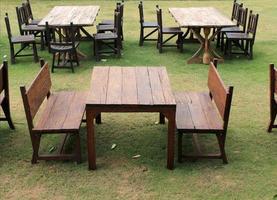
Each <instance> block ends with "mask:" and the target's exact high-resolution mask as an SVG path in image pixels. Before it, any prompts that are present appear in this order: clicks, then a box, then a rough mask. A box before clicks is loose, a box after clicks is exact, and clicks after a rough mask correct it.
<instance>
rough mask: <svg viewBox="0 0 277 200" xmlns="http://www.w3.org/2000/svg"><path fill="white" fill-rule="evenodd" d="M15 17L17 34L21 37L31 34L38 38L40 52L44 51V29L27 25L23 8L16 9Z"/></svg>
mask: <svg viewBox="0 0 277 200" xmlns="http://www.w3.org/2000/svg"><path fill="white" fill-rule="evenodd" d="M16 15H17V21H18V26H19V32H20V34H21V35H26V34H33V35H34V36H35V37H39V38H40V44H41V50H44V46H45V44H44V43H45V40H44V39H45V27H40V26H38V25H34V24H32V25H29V24H28V18H27V16H26V14H25V8H24V7H23V6H20V7H16Z"/></svg>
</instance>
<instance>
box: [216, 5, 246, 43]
mask: <svg viewBox="0 0 277 200" xmlns="http://www.w3.org/2000/svg"><path fill="white" fill-rule="evenodd" d="M242 7H243V3H238V2H237V0H234V2H233V9H232V14H231V20H232V21H234V22H236V26H234V27H226V28H222V29H221V30H220V32H219V33H218V35H217V47H219V46H221V47H222V48H223V47H224V43H223V41H224V33H226V32H241V29H240V27H239V26H240V23H242V26H243V25H245V27H246V19H245V24H244V23H243V22H242V21H244V20H243V19H241V15H240V13H239V8H242ZM246 18H247V16H246ZM239 21H240V22H239ZM243 28H244V27H243ZM244 31H245V29H244ZM222 45H223V46H222Z"/></svg>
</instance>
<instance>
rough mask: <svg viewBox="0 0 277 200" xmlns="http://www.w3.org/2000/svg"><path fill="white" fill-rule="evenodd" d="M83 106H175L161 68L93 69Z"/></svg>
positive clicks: (163, 68)
mask: <svg viewBox="0 0 277 200" xmlns="http://www.w3.org/2000/svg"><path fill="white" fill-rule="evenodd" d="M91 80H92V81H91V89H90V91H91V92H90V94H89V95H88V99H87V104H88V105H89V104H93V105H112V106H113V105H175V104H176V103H175V99H174V96H173V94H172V91H171V87H170V83H169V79H168V76H167V72H166V68H165V67H94V69H93V73H92V78H91Z"/></svg>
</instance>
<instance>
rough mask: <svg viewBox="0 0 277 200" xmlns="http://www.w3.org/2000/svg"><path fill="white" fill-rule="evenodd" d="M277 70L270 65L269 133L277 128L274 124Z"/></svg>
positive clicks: (276, 108)
mask: <svg viewBox="0 0 277 200" xmlns="http://www.w3.org/2000/svg"><path fill="white" fill-rule="evenodd" d="M276 77H277V70H276V69H275V67H274V64H270V65H269V109H270V120H269V124H268V128H267V132H269V133H270V132H271V131H272V128H277V126H276V125H275V124H274V122H275V119H276V115H277V103H276V98H275V94H276V93H277V81H276Z"/></svg>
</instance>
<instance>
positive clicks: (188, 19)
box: [169, 7, 235, 27]
mask: <svg viewBox="0 0 277 200" xmlns="http://www.w3.org/2000/svg"><path fill="white" fill-rule="evenodd" d="M169 12H170V13H171V15H172V16H173V17H174V19H175V20H176V21H177V23H178V24H179V25H180V26H181V27H228V26H235V24H234V22H232V21H231V20H230V19H229V17H226V16H224V15H222V14H221V13H220V12H219V11H218V10H217V9H216V8H213V7H190V8H169Z"/></svg>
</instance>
